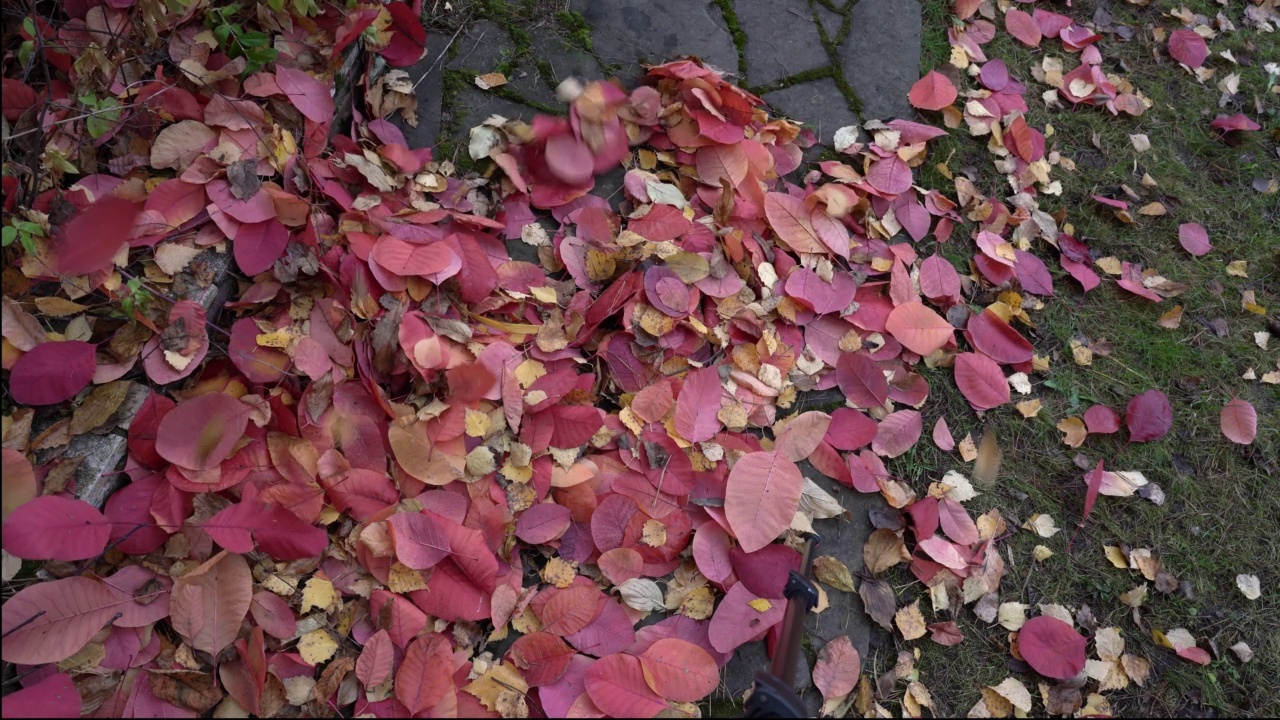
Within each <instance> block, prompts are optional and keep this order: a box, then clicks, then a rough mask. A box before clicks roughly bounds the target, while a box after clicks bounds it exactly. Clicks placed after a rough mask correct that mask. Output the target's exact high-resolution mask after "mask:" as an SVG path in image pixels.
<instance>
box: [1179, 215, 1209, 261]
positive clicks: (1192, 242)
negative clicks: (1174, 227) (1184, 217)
mask: <svg viewBox="0 0 1280 720" xmlns="http://www.w3.org/2000/svg"><path fill="white" fill-rule="evenodd" d="M1178 242H1179V243H1181V244H1182V249H1183V250H1186V251H1187V252H1189V253H1191V254H1192V255H1195V256H1196V257H1200V256H1201V255H1205V254H1208V252H1209V251H1210V250H1213V246H1212V245H1210V244H1209V232H1208V231H1207V230H1205V229H1204V226H1203V225H1201V224H1200V223H1182V224H1181V225H1179V226H1178Z"/></svg>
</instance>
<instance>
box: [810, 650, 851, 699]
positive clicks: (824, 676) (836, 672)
mask: <svg viewBox="0 0 1280 720" xmlns="http://www.w3.org/2000/svg"><path fill="white" fill-rule="evenodd" d="M861 674H862V659H861V658H860V657H858V650H857V649H856V648H854V647H853V642H852V641H851V640H849V636H848V635H837V636H836V637H834V638H832V639H831V641H829V642H828V643H827V644H826V645H823V646H822V649H821V650H819V651H818V662H817V663H816V664H814V666H813V684H814V686H816V687H817V688H818V692H820V693H822V697H823V699H824V700H831V699H834V698H841V697H844V696H845V695H848V694H849V693H851V692H853V689H854V688H855V687H857V686H858V677H859V676H860V675H861Z"/></svg>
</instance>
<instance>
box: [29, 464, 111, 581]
mask: <svg viewBox="0 0 1280 720" xmlns="http://www.w3.org/2000/svg"><path fill="white" fill-rule="evenodd" d="M8 483H9V478H8V477H6V478H5V484H6V485H8ZM110 539H111V523H109V522H107V518H106V517H104V516H103V514H102V513H100V512H98V510H97V508H95V507H93V506H92V505H90V504H89V503H87V502H85V501H83V500H74V499H70V498H64V497H60V496H58V495H45V496H43V497H38V498H36V499H34V500H32V501H31V502H28V503H26V504H24V505H22V506H21V507H19V508H18V509H17V510H16V511H14V513H13V515H12V516H10V517H9V519H8V520H7V521H6V522H5V524H4V549H5V550H7V551H8V552H9V554H10V555H13V556H15V557H20V558H22V559H24V560H85V559H87V558H91V557H97V556H98V555H101V554H102V551H103V550H105V549H106V547H107V542H108V541H110Z"/></svg>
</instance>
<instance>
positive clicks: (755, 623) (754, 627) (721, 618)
mask: <svg viewBox="0 0 1280 720" xmlns="http://www.w3.org/2000/svg"><path fill="white" fill-rule="evenodd" d="M758 599H759V598H757V597H756V595H755V594H754V593H752V592H751V591H750V590H748V589H747V586H746V584H744V583H736V584H734V586H733V587H731V588H729V592H727V593H725V595H724V599H723V600H721V601H720V604H719V605H718V606H716V612H715V615H712V616H711V624H710V625H709V626H707V637H708V639H709V640H710V642H711V647H713V648H715V650H716V651H717V652H722V653H731V652H733V651H734V650H736V649H737V648H738V646H739V645H742V644H743V643H745V642H747V641H749V640H751V639H752V638H754V637H755V636H757V635H759V634H760V633H762V632H764V631H765V630H768V629H769V628H771V627H773V626H774V625H777V624H778V623H779V622H782V616H783V615H784V614H785V613H786V601H784V600H779V599H771V600H770V601H769V603H770V605H769V609H767V610H765V611H763V612H761V611H760V610H757V609H755V608H753V607H751V606H750V605H749V604H748V603H750V602H751V601H753V600H758Z"/></svg>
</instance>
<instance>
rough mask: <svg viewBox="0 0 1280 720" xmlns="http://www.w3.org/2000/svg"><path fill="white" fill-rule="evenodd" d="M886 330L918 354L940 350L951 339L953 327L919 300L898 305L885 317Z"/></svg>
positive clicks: (953, 331)
mask: <svg viewBox="0 0 1280 720" xmlns="http://www.w3.org/2000/svg"><path fill="white" fill-rule="evenodd" d="M884 327H885V330H888V331H889V333H890V334H892V335H893V337H894V338H896V339H897V340H898V342H900V343H902V345H903V346H904V347H906V348H907V349H908V350H910V351H911V352H913V353H916V354H918V355H928V354H929V353H931V352H933V351H934V350H940V349H941V348H942V347H943V346H945V345H946V344H947V341H949V340H951V338H952V337H953V334H954V333H955V328H953V327H951V325H950V323H948V322H947V321H946V320H944V319H943V318H942V316H941V315H939V314H938V313H936V312H934V311H932V310H930V309H929V308H927V307H925V306H924V305H923V304H921V303H919V302H909V303H904V304H902V305H899V306H898V307H896V308H894V309H893V312H890V313H889V317H888V318H886V319H885V323H884Z"/></svg>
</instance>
